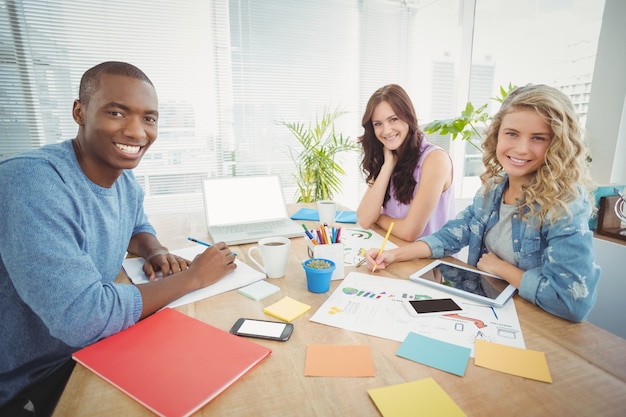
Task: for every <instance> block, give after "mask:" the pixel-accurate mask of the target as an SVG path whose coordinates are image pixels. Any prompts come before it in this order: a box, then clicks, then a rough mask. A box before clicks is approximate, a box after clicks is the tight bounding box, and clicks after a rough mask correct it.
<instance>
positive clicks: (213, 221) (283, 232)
mask: <svg viewBox="0 0 626 417" xmlns="http://www.w3.org/2000/svg"><path fill="white" fill-rule="evenodd" d="M202 192H203V194H204V211H205V215H206V223H207V228H208V231H209V235H210V236H211V239H212V240H213V243H217V242H226V243H227V244H229V245H235V244H240V243H251V242H257V241H258V240H259V239H262V238H264V237H270V236H284V237H289V238H291V237H300V236H304V229H302V226H300V225H298V223H296V222H294V221H293V220H291V219H290V218H289V214H288V212H287V206H286V204H285V198H284V196H283V190H282V187H281V185H280V179H279V177H278V175H266V176H245V177H219V178H205V179H203V180H202Z"/></svg>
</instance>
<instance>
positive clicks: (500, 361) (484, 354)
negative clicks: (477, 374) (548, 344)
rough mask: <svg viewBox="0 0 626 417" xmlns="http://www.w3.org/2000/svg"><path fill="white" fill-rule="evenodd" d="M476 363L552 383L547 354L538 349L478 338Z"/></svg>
mask: <svg viewBox="0 0 626 417" xmlns="http://www.w3.org/2000/svg"><path fill="white" fill-rule="evenodd" d="M474 364H475V365H476V366H482V367H483V368H489V369H493V370H495V371H500V372H504V373H507V374H512V375H517V376H521V377H524V378H530V379H536V380H537V381H543V382H549V383H552V376H551V375H550V369H548V362H547V361H546V355H545V354H544V353H543V352H539V351H537V350H528V349H520V348H517V347H512V346H506V345H500V344H498V343H491V342H487V341H486V340H480V339H476V344H475V346H474Z"/></svg>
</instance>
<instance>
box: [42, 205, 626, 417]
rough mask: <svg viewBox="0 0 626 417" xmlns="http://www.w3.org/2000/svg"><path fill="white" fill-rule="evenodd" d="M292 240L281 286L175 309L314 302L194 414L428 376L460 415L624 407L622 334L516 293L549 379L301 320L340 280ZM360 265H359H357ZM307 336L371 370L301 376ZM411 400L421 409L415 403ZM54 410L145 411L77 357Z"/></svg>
mask: <svg viewBox="0 0 626 417" xmlns="http://www.w3.org/2000/svg"><path fill="white" fill-rule="evenodd" d="M198 219H200V220H198ZM151 220H152V222H153V224H154V225H155V227H156V228H157V230H158V231H159V234H160V236H159V237H160V239H161V241H162V242H163V243H164V244H165V245H169V247H171V248H180V247H184V246H187V244H188V242H187V241H186V237H187V236H194V237H197V238H200V239H203V238H208V237H207V233H206V229H205V228H204V220H203V217H202V214H199V215H198V216H194V215H182V216H178V217H176V218H172V216H166V217H164V218H163V223H162V224H163V226H162V225H161V219H159V218H152V219H151ZM305 223H306V222H305ZM166 225H167V226H166ZM168 228H170V229H168ZM392 241H393V239H392ZM291 242H292V243H291V244H292V247H291V254H290V259H289V264H288V272H287V275H286V276H285V277H284V278H280V279H271V280H269V281H270V282H272V283H273V284H276V285H278V286H280V287H281V291H280V292H279V293H277V294H274V295H273V296H271V297H268V298H266V299H264V300H261V301H253V300H251V299H248V298H246V297H244V296H242V295H240V294H239V293H238V292H237V291H231V292H229V293H225V294H221V295H218V296H215V297H211V298H209V299H205V300H202V301H199V302H196V303H194V304H190V305H186V306H182V307H179V308H178V310H180V311H182V312H184V313H186V314H189V315H190V316H192V317H196V318H198V319H200V320H202V321H205V322H207V323H209V324H211V325H213V326H216V327H218V328H221V329H224V330H226V331H227V330H228V329H230V327H231V326H232V324H233V323H234V322H235V320H236V319H238V318H239V317H251V318H260V319H272V317H270V316H267V315H266V314H264V313H263V308H264V307H265V306H267V305H269V304H271V303H274V302H275V301H278V300H279V299H280V298H282V297H284V296H285V295H288V296H290V297H292V298H295V299H297V300H300V301H302V302H304V303H307V304H310V305H311V306H312V308H311V310H310V311H309V312H308V313H307V314H305V315H303V316H301V317H299V318H297V319H296V320H295V321H294V324H295V330H294V333H293V335H292V336H291V339H290V340H289V341H287V342H285V343H282V342H271V341H263V340H260V339H258V340H255V341H257V343H259V344H262V345H265V346H268V347H270V348H271V349H272V354H271V356H270V357H269V358H268V359H266V360H265V361H263V362H262V363H261V364H260V365H259V366H258V367H257V368H255V369H253V370H252V371H251V372H250V373H248V374H246V375H245V376H244V377H243V378H242V379H241V380H239V381H237V382H236V383H235V384H234V385H232V386H231V387H230V388H228V389H227V390H226V391H225V392H224V393H222V394H221V395H220V396H218V397H217V398H216V399H214V400H213V401H211V402H210V403H209V404H207V405H206V406H205V407H203V408H202V409H201V410H200V411H199V412H198V413H197V414H196V415H197V416H251V415H254V416H258V417H264V416H272V417H274V416H298V417H305V416H322V417H329V416H342V417H344V416H380V413H379V412H378V410H377V409H376V406H375V405H374V403H373V402H372V401H371V399H370V397H369V395H368V394H367V390H368V389H370V388H376V387H383V386H387V385H392V384H399V383H403V382H408V381H414V380H417V379H422V378H426V377H433V378H434V379H435V380H436V381H437V382H438V383H439V385H441V387H442V388H443V389H444V390H445V391H446V392H447V393H448V394H449V395H450V397H452V399H453V400H454V401H455V402H456V403H457V404H458V405H459V406H460V407H461V408H462V409H463V410H464V411H465V413H467V415H468V416H524V417H526V416H560V417H565V416H594V417H596V416H623V415H624V413H625V411H626V341H625V340H623V339H621V338H619V337H617V336H614V335H612V334H611V333H609V332H607V331H604V330H602V329H600V328H598V327H596V326H594V325H592V324H590V323H588V322H584V323H578V324H575V323H570V322H567V321H565V320H561V319H559V318H557V317H554V316H552V315H550V314H548V313H546V312H544V311H543V310H541V309H539V308H537V307H535V306H534V305H532V304H530V303H528V302H526V301H525V300H523V299H521V298H520V297H519V296H517V295H516V296H515V298H514V300H515V305H516V307H517V311H518V314H519V319H520V324H521V328H522V332H523V335H524V340H525V342H526V347H527V348H528V349H533V350H539V351H542V352H545V354H546V357H547V360H548V365H549V367H550V371H551V373H552V378H553V380H554V383H552V384H546V383H543V382H538V381H533V380H529V379H524V378H520V377H516V376H512V375H507V374H503V373H499V372H496V371H492V370H489V369H485V368H480V367H477V366H475V365H474V363H473V359H470V362H469V364H468V368H467V371H466V374H465V376H464V377H459V376H456V375H452V374H449V373H446V372H443V371H439V370H437V369H434V368H430V367H428V366H425V365H421V364H418V363H415V362H411V361H408V360H406V359H403V358H400V357H398V356H396V355H395V352H396V350H397V349H398V346H399V345H400V343H399V342H395V341H391V340H386V339H381V338H377V337H373V336H367V335H364V334H360V333H354V332H350V331H347V330H343V329H339V328H334V327H329V326H325V325H321V324H319V323H314V322H311V321H309V318H310V317H311V316H312V315H313V314H314V312H315V311H317V309H318V308H319V307H320V305H321V304H322V303H323V302H324V301H325V300H326V299H327V298H328V296H329V295H330V294H331V293H332V291H333V290H334V289H335V288H336V287H337V285H338V284H339V281H333V283H332V285H331V291H330V292H329V293H328V294H313V293H310V292H309V291H307V288H306V282H305V277H304V271H303V270H302V267H301V261H302V260H304V259H305V258H306V257H307V255H306V243H305V241H304V239H303V238H296V239H292V240H291ZM395 243H398V244H401V242H398V241H395ZM249 246H250V245H241V246H239V247H235V249H234V250H235V251H236V252H237V253H238V254H239V259H240V260H242V261H244V262H247V261H248V258H247V249H248V247H249ZM426 262H428V261H415V262H404V263H398V264H394V265H392V266H391V267H390V268H389V269H386V270H384V271H380V272H377V274H379V275H380V276H387V277H395V278H400V279H406V278H407V277H408V275H409V274H410V273H412V272H414V271H415V270H417V269H418V268H420V267H421V266H423V265H424V264H425V263H426ZM353 270H356V269H355V267H350V268H346V274H348V273H349V272H350V271H353ZM358 270H359V271H361V272H365V270H364V269H363V268H362V267H361V268H359V269H358ZM310 344H344V345H347V344H355V345H361V344H367V345H370V346H371V348H372V355H373V360H374V366H375V369H376V377H374V378H326V377H305V376H304V363H305V356H306V348H307V345H310ZM207 378H210V375H207ZM416 407H417V408H418V409H419V404H416ZM54 415H55V416H57V417H71V416H87V415H89V416H131V415H132V416H150V415H152V414H151V413H150V412H149V411H148V410H147V409H146V408H144V407H143V406H141V405H140V404H139V403H137V402H135V401H134V400H132V399H131V398H130V397H127V396H126V395H125V394H123V393H122V392H121V391H119V390H118V389H116V388H115V387H113V386H112V385H110V384H109V383H107V382H105V381H104V380H102V379H101V378H99V377H98V376H96V375H95V374H93V373H92V372H91V371H89V370H87V369H86V368H84V367H83V366H81V365H76V368H75V369H74V372H73V374H72V377H71V378H70V380H69V382H68V384H67V387H66V389H65V392H64V393H63V396H62V397H61V400H60V402H59V404H58V406H57V409H56V411H55V413H54Z"/></svg>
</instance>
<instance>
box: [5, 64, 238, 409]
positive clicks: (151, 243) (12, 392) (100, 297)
mask: <svg viewBox="0 0 626 417" xmlns="http://www.w3.org/2000/svg"><path fill="white" fill-rule="evenodd" d="M72 115H73V117H74V120H75V121H76V123H77V124H78V133H77V135H76V138H75V139H73V140H68V141H65V142H61V143H58V144H54V145H47V146H44V147H41V148H39V149H37V150H34V151H30V152H26V153H24V154H21V155H18V156H16V157H13V158H10V159H7V160H5V161H2V162H0V213H2V215H1V216H0V236H1V238H0V294H1V296H0V352H2V354H1V355H0V415H3V416H4V415H10V416H19V415H36V416H46V415H50V414H51V413H52V411H53V410H54V407H55V405H56V402H57V400H58V398H59V396H60V394H61V392H62V390H63V388H64V386H65V383H66V381H67V379H68V377H69V375H70V374H71V371H72V368H73V366H74V362H73V361H72V360H71V355H72V353H73V352H75V351H76V350H78V349H80V348H82V347H84V346H86V345H89V344H91V343H94V342H96V341H98V340H99V339H102V338H104V337H107V336H110V335H112V334H114V333H117V332H119V331H121V330H123V329H125V328H127V327H129V326H131V325H133V324H134V323H136V322H137V321H138V320H140V319H142V318H144V317H146V316H148V315H150V314H152V313H153V312H154V311H156V310H158V309H159V308H161V307H163V306H165V305H167V304H168V303H169V302H171V301H173V300H175V299H177V298H179V297H181V296H182V295H184V294H186V293H188V292H191V291H193V290H196V289H199V288H202V287H206V286H208V285H211V284H212V283H214V282H216V281H217V280H219V279H221V278H222V277H223V276H225V275H226V274H228V273H230V272H231V271H233V270H234V269H235V267H236V265H235V263H234V260H235V258H234V256H233V255H232V253H231V251H230V250H229V249H228V247H227V246H226V245H225V244H224V243H218V244H216V245H213V246H212V247H210V248H208V249H207V250H206V251H205V252H203V253H202V254H200V255H199V256H198V257H197V258H196V259H194V261H193V262H189V261H187V260H185V259H182V258H180V257H177V256H175V255H173V254H171V253H169V251H168V250H167V248H165V247H163V246H162V245H161V244H160V243H159V241H158V240H157V238H156V236H155V231H154V228H153V227H152V226H151V225H150V223H149V222H148V219H147V217H146V215H145V213H144V211H143V191H142V190H141V188H140V186H139V184H138V183H137V181H136V179H135V177H134V175H133V173H132V171H131V169H132V168H135V167H136V166H137V165H138V164H139V162H140V161H141V158H142V157H143V155H144V154H145V153H146V151H147V150H148V149H149V148H150V145H152V143H154V141H155V140H156V138H157V124H158V99H157V94H156V91H155V88H154V86H153V84H152V82H151V81H150V80H149V79H148V77H147V76H146V75H145V74H144V73H143V72H142V71H141V70H140V69H138V68H136V67H134V66H133V65H130V64H127V63H123V62H104V63H102V64H99V65H96V66H95V67H93V68H91V69H89V70H88V71H87V72H85V74H84V75H83V77H82V79H81V83H80V90H79V99H78V100H75V102H74V107H73V111H72ZM127 251H128V252H130V253H132V254H135V255H138V256H141V257H143V258H145V259H146V260H147V262H146V263H145V266H144V272H145V273H146V275H147V276H149V277H150V278H151V282H150V283H148V284H144V285H139V286H134V285H128V284H118V283H116V282H115V279H116V277H117V275H118V273H119V271H120V269H121V265H122V261H123V259H124V257H125V256H126V252H127ZM159 270H160V271H161V272H163V275H164V278H162V279H159V280H155V279H154V278H155V274H156V272H157V271H159Z"/></svg>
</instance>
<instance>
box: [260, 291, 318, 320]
mask: <svg viewBox="0 0 626 417" xmlns="http://www.w3.org/2000/svg"><path fill="white" fill-rule="evenodd" d="M310 309H311V306H310V305H308V304H304V303H301V302H300V301H297V300H294V299H293V298H291V297H286V296H285V297H283V298H282V299H281V300H280V301H277V302H275V303H274V304H272V305H269V306H267V307H265V308H264V309H263V311H264V312H265V313H266V314H269V315H270V316H274V317H276V318H279V319H281V320H283V321H292V320H293V319H295V318H296V317H298V316H301V315H302V314H304V313H306V312H307V311H309V310H310Z"/></svg>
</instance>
